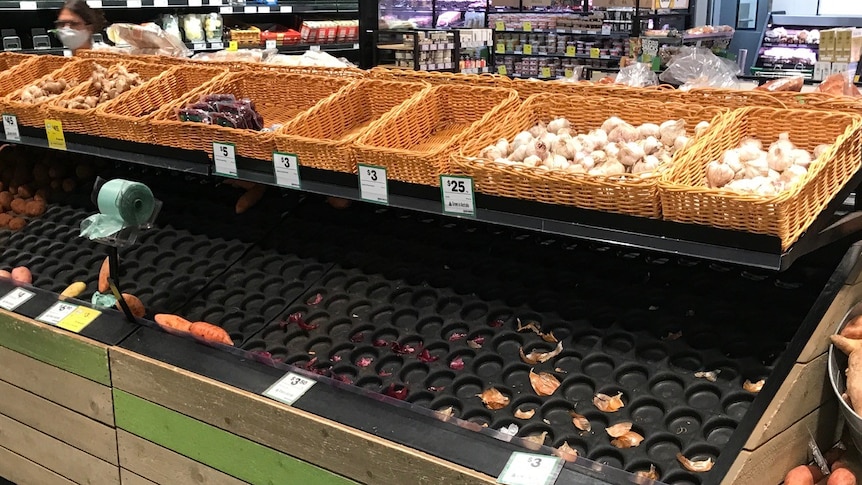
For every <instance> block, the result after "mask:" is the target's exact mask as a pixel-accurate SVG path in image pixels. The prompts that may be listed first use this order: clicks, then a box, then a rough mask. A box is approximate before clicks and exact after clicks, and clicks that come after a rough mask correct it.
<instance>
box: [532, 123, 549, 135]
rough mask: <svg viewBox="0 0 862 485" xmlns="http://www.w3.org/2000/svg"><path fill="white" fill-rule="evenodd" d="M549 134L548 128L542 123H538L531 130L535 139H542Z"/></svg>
mask: <svg viewBox="0 0 862 485" xmlns="http://www.w3.org/2000/svg"><path fill="white" fill-rule="evenodd" d="M547 132H548V129H547V127H546V126H545V124H544V123H542V122H541V121H540V122H538V123H536V125H535V126H533V127H532V128H530V135H532V136H533V138H541V137H542V135H544V134H545V133H547Z"/></svg>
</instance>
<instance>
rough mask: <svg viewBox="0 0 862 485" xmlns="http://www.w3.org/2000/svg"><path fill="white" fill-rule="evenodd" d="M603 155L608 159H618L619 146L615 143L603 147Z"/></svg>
mask: <svg viewBox="0 0 862 485" xmlns="http://www.w3.org/2000/svg"><path fill="white" fill-rule="evenodd" d="M605 153H607V154H608V157H612V158H618V157H619V156H620V146H619V145H617V144H616V143H608V144H607V145H605Z"/></svg>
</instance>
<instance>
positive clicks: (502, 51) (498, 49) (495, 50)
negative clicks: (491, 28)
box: [494, 42, 506, 54]
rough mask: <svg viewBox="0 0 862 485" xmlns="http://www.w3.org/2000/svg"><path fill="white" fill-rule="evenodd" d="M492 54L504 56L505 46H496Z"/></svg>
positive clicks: (500, 44) (501, 44)
mask: <svg viewBox="0 0 862 485" xmlns="http://www.w3.org/2000/svg"><path fill="white" fill-rule="evenodd" d="M494 52H496V53H497V54H505V53H506V44H503V43H502V42H501V43H499V44H497V48H496V49H494Z"/></svg>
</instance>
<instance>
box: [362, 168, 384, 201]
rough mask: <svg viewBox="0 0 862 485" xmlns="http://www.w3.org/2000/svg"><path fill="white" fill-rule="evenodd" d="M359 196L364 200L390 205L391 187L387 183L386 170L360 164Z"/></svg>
mask: <svg viewBox="0 0 862 485" xmlns="http://www.w3.org/2000/svg"><path fill="white" fill-rule="evenodd" d="M359 194H360V196H361V197H362V199H363V200H367V201H369V202H378V203H381V204H388V203H389V187H388V185H387V183H386V169H385V168H383V167H375V166H374V165H363V164H359Z"/></svg>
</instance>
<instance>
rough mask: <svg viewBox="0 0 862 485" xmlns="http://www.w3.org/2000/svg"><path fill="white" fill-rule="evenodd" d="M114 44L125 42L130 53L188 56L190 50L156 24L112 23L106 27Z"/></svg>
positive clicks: (190, 52)
mask: <svg viewBox="0 0 862 485" xmlns="http://www.w3.org/2000/svg"><path fill="white" fill-rule="evenodd" d="M106 32H107V33H108V39H110V40H111V42H113V43H114V44H126V45H128V46H129V53H130V54H155V55H162V56H169V57H188V56H190V55H191V54H192V51H191V50H189V48H188V47H186V45H185V44H183V42H182V41H181V40H180V39H179V38H178V37H176V36H175V35H172V34H169V33H167V32H165V31H164V30H162V28H161V27H159V26H158V25H156V24H153V23H148V24H141V25H137V24H112V25H111V26H109V27H108V28H107V29H106Z"/></svg>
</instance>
